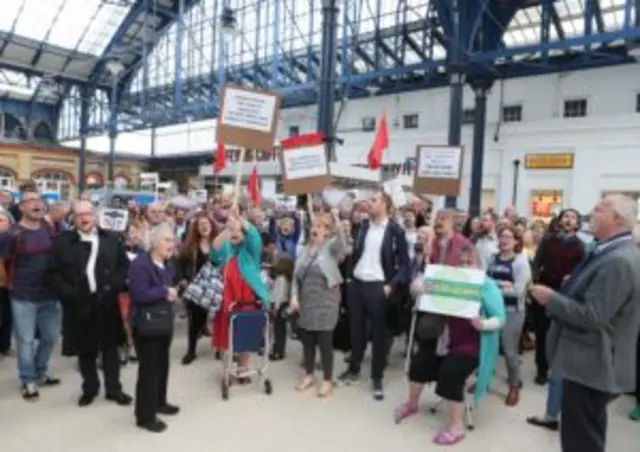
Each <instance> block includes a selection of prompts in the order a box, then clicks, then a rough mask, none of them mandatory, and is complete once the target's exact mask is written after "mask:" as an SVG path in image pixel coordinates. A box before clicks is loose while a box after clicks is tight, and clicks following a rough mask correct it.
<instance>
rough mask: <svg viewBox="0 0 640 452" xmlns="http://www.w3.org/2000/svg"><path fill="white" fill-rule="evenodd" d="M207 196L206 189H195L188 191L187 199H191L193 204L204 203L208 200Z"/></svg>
mask: <svg viewBox="0 0 640 452" xmlns="http://www.w3.org/2000/svg"><path fill="white" fill-rule="evenodd" d="M208 196H209V194H208V192H207V190H206V189H201V188H200V189H195V190H190V191H189V198H191V199H193V200H194V201H195V202H198V203H205V202H207V198H208Z"/></svg>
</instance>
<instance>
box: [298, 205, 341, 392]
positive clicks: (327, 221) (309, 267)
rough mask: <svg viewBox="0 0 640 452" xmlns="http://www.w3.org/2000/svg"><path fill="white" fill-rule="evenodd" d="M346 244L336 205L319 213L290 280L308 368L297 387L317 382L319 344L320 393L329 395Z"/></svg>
mask: <svg viewBox="0 0 640 452" xmlns="http://www.w3.org/2000/svg"><path fill="white" fill-rule="evenodd" d="M345 248H346V239H345V235H344V231H343V229H342V227H341V224H340V218H339V216H338V211H337V209H334V210H333V211H332V213H331V214H328V213H321V214H316V215H315V217H314V218H313V221H312V226H311V229H310V233H309V240H308V242H307V244H306V245H305V246H304V247H303V248H302V249H301V250H300V254H299V256H298V259H297V260H296V265H295V269H294V274H293V280H292V283H291V302H290V310H291V311H292V312H297V313H299V316H300V317H299V319H298V325H299V326H300V328H301V329H302V330H303V333H302V347H303V354H304V370H305V375H304V376H303V377H302V379H301V380H300V381H299V383H298V385H297V386H296V389H297V390H298V391H306V390H307V389H309V388H311V387H312V386H314V384H315V378H314V370H315V369H314V368H315V358H316V348H319V349H320V361H321V363H322V371H323V377H324V378H323V381H322V384H321V385H320V386H319V387H318V396H319V397H328V396H329V395H331V393H332V392H333V331H334V329H335V327H336V325H337V323H338V316H339V312H340V284H341V283H342V276H341V274H340V268H339V260H340V258H341V256H342V255H343V254H344V252H345Z"/></svg>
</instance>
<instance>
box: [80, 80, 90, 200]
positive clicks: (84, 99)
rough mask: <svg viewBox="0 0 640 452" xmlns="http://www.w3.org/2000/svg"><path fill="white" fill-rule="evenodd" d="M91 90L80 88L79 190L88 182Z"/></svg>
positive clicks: (82, 189) (85, 87)
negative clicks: (88, 133)
mask: <svg viewBox="0 0 640 452" xmlns="http://www.w3.org/2000/svg"><path fill="white" fill-rule="evenodd" d="M90 105H91V90H90V89H89V87H87V86H83V87H82V88H81V90H80V161H79V162H78V192H79V193H82V192H83V191H84V190H85V189H86V185H87V184H86V182H87V132H88V129H89V106H90Z"/></svg>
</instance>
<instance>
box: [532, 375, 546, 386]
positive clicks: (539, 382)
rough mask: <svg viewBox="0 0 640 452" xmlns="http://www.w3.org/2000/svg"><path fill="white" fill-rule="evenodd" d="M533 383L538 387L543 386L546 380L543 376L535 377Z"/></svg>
mask: <svg viewBox="0 0 640 452" xmlns="http://www.w3.org/2000/svg"><path fill="white" fill-rule="evenodd" d="M533 381H534V383H535V384H537V385H538V386H544V385H546V384H547V381H548V379H547V377H545V376H544V375H536V378H535V380H533Z"/></svg>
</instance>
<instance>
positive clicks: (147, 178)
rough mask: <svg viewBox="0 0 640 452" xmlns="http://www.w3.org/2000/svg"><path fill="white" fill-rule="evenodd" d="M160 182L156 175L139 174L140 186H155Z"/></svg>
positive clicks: (158, 176)
mask: <svg viewBox="0 0 640 452" xmlns="http://www.w3.org/2000/svg"><path fill="white" fill-rule="evenodd" d="M159 182H160V175H159V174H158V173H140V183H141V184H157V183H159Z"/></svg>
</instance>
